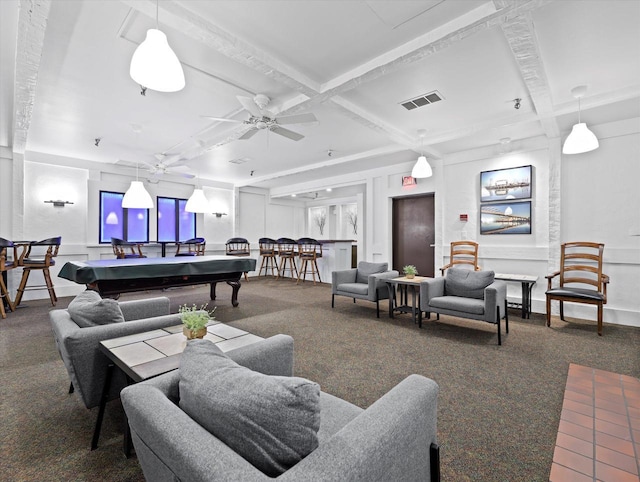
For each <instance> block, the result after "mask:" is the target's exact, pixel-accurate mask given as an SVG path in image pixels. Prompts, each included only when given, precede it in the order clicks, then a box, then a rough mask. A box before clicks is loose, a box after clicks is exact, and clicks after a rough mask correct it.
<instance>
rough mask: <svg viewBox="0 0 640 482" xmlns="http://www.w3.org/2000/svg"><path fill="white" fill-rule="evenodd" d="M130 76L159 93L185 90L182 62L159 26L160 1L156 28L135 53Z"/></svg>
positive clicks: (148, 31) (148, 33)
mask: <svg viewBox="0 0 640 482" xmlns="http://www.w3.org/2000/svg"><path fill="white" fill-rule="evenodd" d="M129 75H131V78H132V79H133V80H135V81H136V82H137V83H138V84H140V85H141V86H143V87H146V88H148V89H152V90H157V91H159V92H177V91H179V90H182V89H183V88H184V84H185V82H184V72H183V71H182V65H180V60H178V57H177V55H176V54H175V52H174V51H173V50H172V49H171V47H169V43H168V42H167V36H166V35H165V34H164V32H162V31H160V29H159V26H158V0H156V28H151V29H149V30H147V37H146V38H145V39H144V42H142V43H141V44H140V45H138V48H137V49H136V51H135V52H134V53H133V57H131V66H130V68H129Z"/></svg>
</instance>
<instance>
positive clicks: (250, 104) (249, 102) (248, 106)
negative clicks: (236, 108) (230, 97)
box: [236, 95, 262, 117]
mask: <svg viewBox="0 0 640 482" xmlns="http://www.w3.org/2000/svg"><path fill="white" fill-rule="evenodd" d="M236 98H237V99H238V102H240V104H241V105H242V107H244V109H245V110H248V111H249V112H250V113H251V115H252V116H253V117H262V112H261V111H260V109H259V108H258V106H257V105H256V103H255V102H254V101H253V99H252V98H250V97H242V96H241V95H237V96H236Z"/></svg>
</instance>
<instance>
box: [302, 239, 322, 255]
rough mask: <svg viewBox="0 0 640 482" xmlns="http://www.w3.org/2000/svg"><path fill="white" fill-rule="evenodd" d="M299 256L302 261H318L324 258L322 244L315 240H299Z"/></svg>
mask: <svg viewBox="0 0 640 482" xmlns="http://www.w3.org/2000/svg"><path fill="white" fill-rule="evenodd" d="M298 256H299V257H300V259H317V258H321V257H322V244H320V242H319V241H317V240H315V239H313V238H300V239H298Z"/></svg>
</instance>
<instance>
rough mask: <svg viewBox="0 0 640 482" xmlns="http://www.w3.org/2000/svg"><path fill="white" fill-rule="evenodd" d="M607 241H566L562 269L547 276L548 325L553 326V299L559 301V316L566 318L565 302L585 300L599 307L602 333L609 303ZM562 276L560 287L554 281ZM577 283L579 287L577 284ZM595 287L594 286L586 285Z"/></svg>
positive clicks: (599, 333)
mask: <svg viewBox="0 0 640 482" xmlns="http://www.w3.org/2000/svg"><path fill="white" fill-rule="evenodd" d="M603 251H604V244H601V243H589V242H580V241H579V242H572V243H564V244H562V245H561V246H560V270H559V271H556V272H555V273H552V274H550V275H547V276H546V278H547V292H546V296H547V326H551V300H558V301H559V302H560V319H561V320H562V321H564V302H565V301H568V302H571V303H586V304H590V305H597V307H598V335H600V336H602V312H603V305H605V304H606V303H607V283H609V277H608V276H607V275H606V274H603V273H602V252H603ZM556 276H560V284H559V286H558V287H556V288H553V287H552V280H553V278H555V277H556ZM575 285H578V286H575ZM585 285H587V286H592V287H593V288H590V287H587V288H585V287H584V286H585Z"/></svg>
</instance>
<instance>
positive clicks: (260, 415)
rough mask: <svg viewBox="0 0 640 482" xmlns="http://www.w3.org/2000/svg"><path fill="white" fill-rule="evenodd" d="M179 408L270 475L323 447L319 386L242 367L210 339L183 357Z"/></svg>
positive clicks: (191, 346)
mask: <svg viewBox="0 0 640 482" xmlns="http://www.w3.org/2000/svg"><path fill="white" fill-rule="evenodd" d="M180 408H181V409H182V410H184V412H185V413H187V415H189V416H190V417H191V418H192V419H193V420H195V421H196V422H197V423H198V424H200V425H201V426H202V427H204V428H205V429H207V430H208V431H209V432H210V433H211V434H213V435H215V436H216V437H217V438H218V439H220V440H221V441H223V442H224V443H225V444H226V445H228V446H229V447H230V448H231V449H232V450H234V451H235V452H236V453H238V454H239V455H241V456H242V457H243V458H245V459H246V460H247V461H248V462H250V463H251V464H252V465H254V466H255V467H257V468H258V469H260V470H261V471H262V472H263V473H265V474H266V475H269V476H272V477H273V476H277V475H280V474H281V473H283V472H285V471H286V470H287V469H289V468H290V467H292V466H294V465H295V464H296V463H298V462H299V461H300V460H302V459H303V458H304V457H305V456H307V455H308V454H309V453H311V452H312V451H313V450H315V449H316V448H317V447H318V429H319V428H320V386H319V385H318V384H317V383H314V382H311V381H309V380H306V379H304V378H298V377H282V376H269V375H263V374H262V373H258V372H255V371H253V370H250V369H249V368H246V367H243V366H241V365H238V364H237V363H236V362H235V361H233V360H231V359H230V358H228V357H227V356H226V355H225V354H224V353H223V352H222V351H220V349H219V348H218V347H216V346H215V345H214V344H212V343H210V342H209V341H206V340H193V341H190V342H189V343H188V344H187V347H186V349H185V350H184V352H183V354H182V358H181V360H180Z"/></svg>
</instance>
